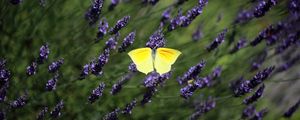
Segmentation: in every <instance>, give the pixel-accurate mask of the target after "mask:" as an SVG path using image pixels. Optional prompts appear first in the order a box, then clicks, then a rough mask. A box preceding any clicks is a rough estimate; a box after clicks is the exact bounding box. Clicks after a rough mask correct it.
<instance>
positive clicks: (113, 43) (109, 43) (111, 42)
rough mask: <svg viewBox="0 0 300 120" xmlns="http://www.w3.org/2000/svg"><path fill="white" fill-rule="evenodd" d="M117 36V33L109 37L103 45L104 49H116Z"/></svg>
mask: <svg viewBox="0 0 300 120" xmlns="http://www.w3.org/2000/svg"><path fill="white" fill-rule="evenodd" d="M117 37H118V35H116V36H112V37H110V38H109V39H108V40H107V41H106V42H105V47H104V49H109V50H114V49H116V47H117V44H118V42H117V39H118V38H117Z"/></svg>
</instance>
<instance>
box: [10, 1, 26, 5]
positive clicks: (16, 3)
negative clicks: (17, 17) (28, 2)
mask: <svg viewBox="0 0 300 120" xmlns="http://www.w3.org/2000/svg"><path fill="white" fill-rule="evenodd" d="M22 2H23V0H10V3H11V4H13V5H18V4H20V3H22Z"/></svg>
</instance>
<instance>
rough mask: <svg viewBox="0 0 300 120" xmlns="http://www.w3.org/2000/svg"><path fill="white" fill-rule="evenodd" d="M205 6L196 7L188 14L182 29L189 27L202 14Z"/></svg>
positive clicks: (183, 21) (183, 20)
mask: <svg viewBox="0 0 300 120" xmlns="http://www.w3.org/2000/svg"><path fill="white" fill-rule="evenodd" d="M203 7H204V6H201V5H199V6H195V7H193V8H192V9H191V10H189V11H188V12H187V15H186V19H182V24H181V26H182V27H187V26H188V25H190V24H191V23H192V21H193V20H194V19H195V18H196V17H197V16H199V15H200V14H201V13H202V9H203Z"/></svg>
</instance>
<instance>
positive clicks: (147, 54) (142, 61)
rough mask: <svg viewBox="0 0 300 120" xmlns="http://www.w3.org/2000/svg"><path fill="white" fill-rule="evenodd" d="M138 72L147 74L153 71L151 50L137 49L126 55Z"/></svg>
mask: <svg viewBox="0 0 300 120" xmlns="http://www.w3.org/2000/svg"><path fill="white" fill-rule="evenodd" d="M128 55H129V56H130V58H131V59H132V61H133V62H134V64H135V65H136V68H137V70H138V71H140V72H142V73H145V74H148V73H149V72H152V71H153V70H154V68H153V57H152V50H151V48H139V49H135V50H132V51H130V52H129V53H128Z"/></svg>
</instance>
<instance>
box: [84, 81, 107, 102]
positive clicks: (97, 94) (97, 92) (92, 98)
mask: <svg viewBox="0 0 300 120" xmlns="http://www.w3.org/2000/svg"><path fill="white" fill-rule="evenodd" d="M104 88H105V84H104V83H103V82H101V83H100V84H99V86H98V87H97V88H96V89H94V90H93V91H92V94H91V95H90V96H89V98H88V100H89V102H90V103H93V102H95V101H96V100H97V99H99V97H101V96H102V94H103V91H104Z"/></svg>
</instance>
